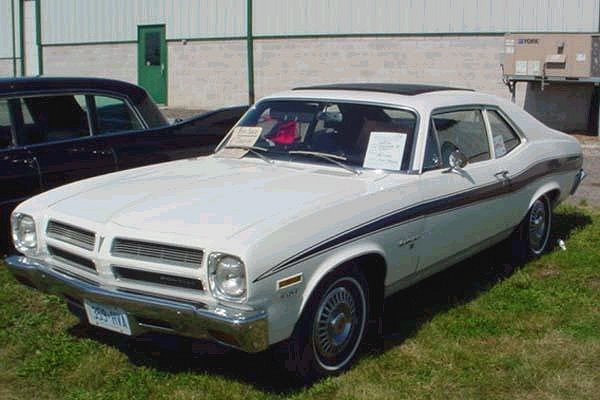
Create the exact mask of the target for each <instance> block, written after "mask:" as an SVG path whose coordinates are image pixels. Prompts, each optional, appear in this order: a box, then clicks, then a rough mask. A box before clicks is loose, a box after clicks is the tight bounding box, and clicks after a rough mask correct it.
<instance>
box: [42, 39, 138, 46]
mask: <svg viewBox="0 0 600 400" xmlns="http://www.w3.org/2000/svg"><path fill="white" fill-rule="evenodd" d="M135 43H137V40H113V41H110V40H109V41H106V42H70V43H44V47H64V46H95V45H99V44H135Z"/></svg>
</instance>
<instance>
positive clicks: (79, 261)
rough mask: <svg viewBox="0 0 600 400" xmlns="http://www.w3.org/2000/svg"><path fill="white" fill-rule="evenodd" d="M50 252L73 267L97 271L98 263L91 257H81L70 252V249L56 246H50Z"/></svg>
mask: <svg viewBox="0 0 600 400" xmlns="http://www.w3.org/2000/svg"><path fill="white" fill-rule="evenodd" d="M48 252H49V253H50V254H51V255H52V256H53V257H54V258H55V259H56V260H58V261H62V262H64V263H65V264H68V265H70V266H72V267H77V268H82V269H85V270H91V271H94V272H95V271H96V264H94V262H93V261H92V260H90V259H89V258H85V257H81V256H79V255H77V254H73V253H70V252H68V251H65V250H62V249H59V248H56V247H54V246H48Z"/></svg>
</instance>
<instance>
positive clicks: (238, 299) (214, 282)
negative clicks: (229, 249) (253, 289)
mask: <svg viewBox="0 0 600 400" xmlns="http://www.w3.org/2000/svg"><path fill="white" fill-rule="evenodd" d="M226 260H229V261H234V262H236V263H238V265H239V268H240V270H241V275H239V276H238V278H240V279H242V282H243V287H241V288H240V289H241V292H240V294H239V295H234V294H231V293H227V291H226V289H225V288H224V287H223V283H224V281H219V279H218V272H219V268H226V266H225V265H224V261H226ZM208 283H209V287H210V291H211V293H212V294H213V296H214V297H215V298H217V299H219V300H225V301H229V302H234V303H243V302H245V301H246V299H247V296H248V278H247V273H246V265H245V264H244V262H243V261H242V259H241V258H239V257H237V256H234V255H232V254H227V253H220V252H215V253H211V254H210V255H209V256H208Z"/></svg>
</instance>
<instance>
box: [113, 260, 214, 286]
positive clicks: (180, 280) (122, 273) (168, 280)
mask: <svg viewBox="0 0 600 400" xmlns="http://www.w3.org/2000/svg"><path fill="white" fill-rule="evenodd" d="M112 269H113V273H114V274H115V276H116V277H117V279H128V280H135V281H143V282H149V283H156V284H159V285H167V286H175V287H180V288H184V289H194V290H203V286H202V282H201V281H200V280H199V279H192V278H184V277H181V276H175V275H168V274H162V273H156V272H148V271H140V270H137V269H131V268H124V267H118V266H114V265H113V267H112Z"/></svg>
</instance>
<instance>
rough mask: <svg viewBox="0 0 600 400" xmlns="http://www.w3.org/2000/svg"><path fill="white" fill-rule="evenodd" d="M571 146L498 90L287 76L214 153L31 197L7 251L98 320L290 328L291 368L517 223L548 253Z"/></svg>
mask: <svg viewBox="0 0 600 400" xmlns="http://www.w3.org/2000/svg"><path fill="white" fill-rule="evenodd" d="M581 165H582V153H581V148H580V146H579V143H578V142H577V141H576V140H575V139H573V138H571V137H569V136H567V135H565V134H563V133H561V132H557V131H555V130H552V129H550V128H548V127H547V126H544V125H543V124H542V123H540V122H538V121H537V120H536V119H534V118H533V117H531V116H530V115H529V114H527V113H526V112H524V111H523V110H522V109H520V108H518V107H516V106H515V105H513V104H511V103H509V102H507V101H504V100H502V99H499V98H497V97H493V96H489V95H485V94H480V93H475V92H472V91H469V90H460V89H453V88H445V87H437V86H424V85H395V84H345V85H328V86H318V87H307V88H298V89H295V90H292V91H287V92H284V93H280V94H277V95H273V96H269V97H266V98H264V99H262V100H261V101H259V102H258V103H257V104H256V105H254V106H253V107H252V108H251V109H250V110H249V111H248V112H247V113H246V114H245V115H244V117H243V118H242V119H241V120H240V121H239V123H238V124H237V126H236V127H234V128H233V129H232V130H231V132H230V133H229V134H228V136H227V137H226V138H225V139H224V141H223V142H222V143H221V144H220V146H219V147H218V148H217V150H216V152H215V154H213V155H211V156H208V157H202V158H196V159H188V160H181V161H174V162H168V163H164V164H157V165H151V166H146V167H143V168H138V169H134V170H127V171H123V172H117V173H113V174H109V175H104V176H100V177H96V178H92V179H87V180H83V181H80V182H76V183H72V184H69V185H66V186H63V187H61V188H58V189H55V190H51V191H49V192H46V193H43V194H41V195H38V196H36V197H33V198H31V199H29V200H27V201H25V202H24V203H22V204H21V205H19V206H18V207H17V209H16V210H15V211H14V213H13V215H12V231H13V239H14V242H15V246H16V248H17V249H18V250H19V252H20V253H22V255H19V256H11V257H8V258H7V259H6V264H7V267H8V269H9V270H10V271H11V272H12V274H14V276H15V277H16V278H17V279H18V280H19V281H20V282H22V283H24V284H26V285H28V286H31V287H34V288H37V289H39V290H41V291H44V292H48V293H52V294H56V295H59V296H62V297H63V298H64V299H65V300H66V301H67V302H68V305H69V308H70V310H71V311H72V312H74V313H75V314H76V315H78V316H79V317H80V318H82V319H83V320H84V321H87V322H89V323H90V324H92V325H96V326H99V327H102V328H105V329H110V330H113V331H117V332H120V333H122V334H125V335H138V334H140V333H144V332H149V331H158V332H168V333H175V334H179V335H183V336H189V337H194V338H206V339H209V340H214V341H216V342H219V343H223V344H226V345H228V346H232V347H235V348H238V349H241V350H244V351H247V352H258V351H261V350H264V349H266V348H267V347H269V346H271V345H273V344H276V343H280V342H283V343H285V344H287V345H288V347H289V351H290V353H289V357H288V361H289V362H286V366H288V368H289V369H294V370H295V371H296V372H297V373H299V374H300V375H302V376H309V377H315V376H323V375H329V374H335V373H337V372H340V371H342V370H344V369H345V368H347V367H348V366H349V365H350V364H351V361H352V360H353V358H354V357H355V355H356V353H357V349H358V348H359V345H360V343H361V341H362V340H363V338H364V337H365V332H366V327H367V326H368V323H369V321H371V322H372V321H373V320H375V319H376V318H378V316H379V315H380V311H381V307H382V299H383V298H384V296H389V295H391V294H393V293H394V292H397V291H398V290H400V289H402V288H405V287H407V286H409V285H411V284H413V283H415V282H416V281H418V280H421V279H423V278H425V277H427V276H429V275H431V274H434V273H436V272H438V271H440V270H442V269H444V268H446V267H448V266H449V265H451V264H453V263H456V262H457V261H459V260H462V259H464V258H466V257H469V256H470V255H472V254H474V253H476V252H478V251H480V250H482V249H483V248H486V247H489V246H491V245H493V244H495V243H498V242H499V241H501V240H503V239H506V238H509V237H510V236H511V235H513V239H514V240H518V241H519V243H521V244H522V249H524V251H525V252H527V253H529V254H530V255H534V256H535V255H539V254H541V253H542V252H543V251H544V249H545V248H546V246H547V244H548V237H549V233H550V228H551V223H552V210H553V208H554V207H555V206H556V205H557V204H558V203H560V202H561V201H562V200H564V199H565V198H566V197H567V196H569V194H570V193H574V191H575V190H576V189H577V186H578V185H579V183H580V181H581V180H582V179H583V178H584V177H585V173H584V172H583V170H582V169H581Z"/></svg>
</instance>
